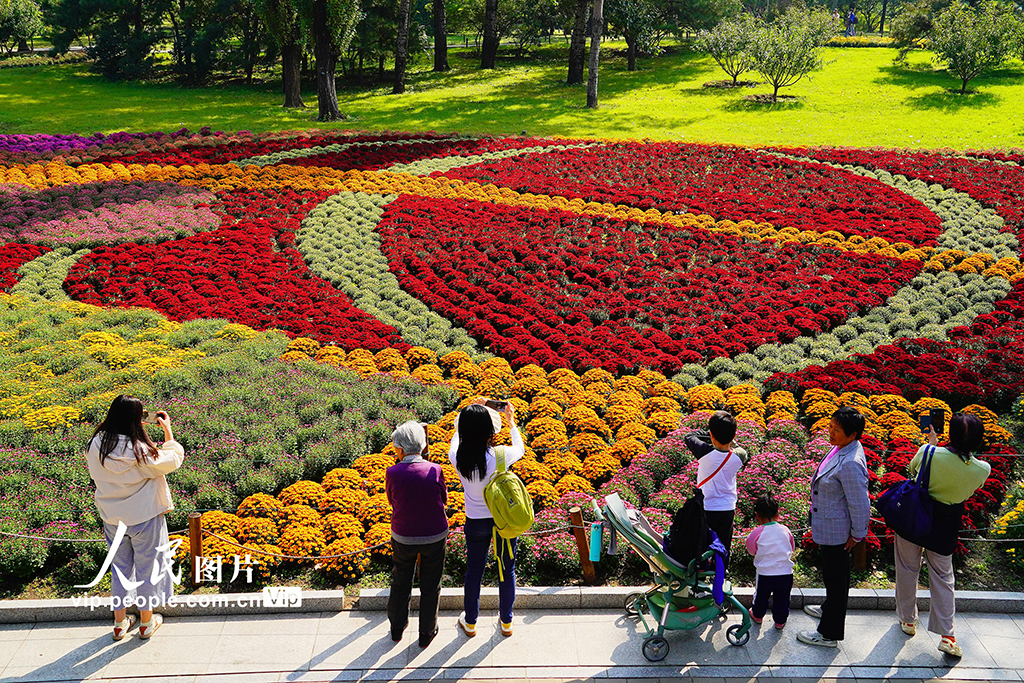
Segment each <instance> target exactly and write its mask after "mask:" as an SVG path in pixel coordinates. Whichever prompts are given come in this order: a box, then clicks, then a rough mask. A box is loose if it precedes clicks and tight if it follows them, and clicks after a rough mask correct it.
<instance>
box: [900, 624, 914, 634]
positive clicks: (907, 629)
mask: <svg viewBox="0 0 1024 683" xmlns="http://www.w3.org/2000/svg"><path fill="white" fill-rule="evenodd" d="M900 628H901V629H903V632H904V633H906V634H907V635H908V636H912V635H916V634H917V624H916V623H915V622H913V621H901V622H900Z"/></svg>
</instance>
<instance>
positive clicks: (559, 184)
mask: <svg viewBox="0 0 1024 683" xmlns="http://www.w3.org/2000/svg"><path fill="white" fill-rule="evenodd" d="M445 175H446V176H448V177H454V178H460V179H463V180H472V181H476V182H479V183H493V184H495V185H501V186H505V187H511V188H512V189H515V190H517V191H520V192H534V193H543V194H553V195H562V196H568V197H580V198H582V199H585V200H587V201H597V202H610V203H613V204H628V205H630V206H637V207H640V208H643V209H648V208H657V209H659V210H661V211H688V212H691V213H707V214H710V215H712V216H714V217H716V218H729V219H732V220H742V219H749V220H753V221H758V222H763V221H767V222H770V223H773V224H775V225H776V226H777V227H796V228H800V229H801V230H817V231H819V232H827V231H829V230H835V231H837V232H840V233H842V234H844V235H864V236H869V237H874V236H879V237H884V238H885V239H887V240H890V241H893V242H896V241H905V242H909V243H911V244H919V245H931V244H934V243H935V238H936V237H937V236H938V235H939V233H940V232H941V222H940V221H939V219H938V218H937V217H936V216H935V215H934V214H932V213H931V212H929V211H928V210H927V209H926V208H925V207H924V206H923V205H922V204H920V203H918V202H916V201H914V200H912V199H910V198H909V197H907V196H906V195H905V194H902V193H900V192H898V191H896V190H893V189H891V188H889V187H887V186H885V185H882V184H881V183H877V182H874V181H871V180H868V179H865V178H863V177H862V176H859V175H857V174H855V173H850V172H847V171H840V170H836V169H833V168H831V167H828V166H825V165H823V164H815V163H807V162H801V161H793V160H790V159H781V158H779V157H777V156H774V155H771V154H769V153H766V152H760V151H757V150H752V149H742V148H738V147H725V146H719V145H679V144H670V143H657V144H643V143H637V142H626V143H615V144H609V145H605V146H601V147H594V148H590V149H585V150H567V151H564V152H559V153H554V152H551V153H545V154H536V155H529V156H526V157H523V158H515V159H506V160H503V161H499V162H494V163H485V164H478V165H475V166H470V167H466V168H463V169H459V170H457V171H452V172H448V173H445Z"/></svg>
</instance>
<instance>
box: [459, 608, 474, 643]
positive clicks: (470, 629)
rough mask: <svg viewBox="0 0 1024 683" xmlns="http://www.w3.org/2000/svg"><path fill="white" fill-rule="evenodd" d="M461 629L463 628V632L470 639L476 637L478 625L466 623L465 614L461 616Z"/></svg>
mask: <svg viewBox="0 0 1024 683" xmlns="http://www.w3.org/2000/svg"><path fill="white" fill-rule="evenodd" d="M459 628H461V629H462V632H463V633H465V634H466V635H467V636H469V637H470V638H472V637H473V636H475V635H476V624H470V623H469V622H467V621H466V613H465V612H463V613H462V614H460V615H459Z"/></svg>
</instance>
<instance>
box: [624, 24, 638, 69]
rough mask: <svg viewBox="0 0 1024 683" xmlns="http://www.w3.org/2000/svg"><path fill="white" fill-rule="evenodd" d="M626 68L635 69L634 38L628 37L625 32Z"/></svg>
mask: <svg viewBox="0 0 1024 683" xmlns="http://www.w3.org/2000/svg"><path fill="white" fill-rule="evenodd" d="M626 70H627V71H636V38H633V39H630V34H629V33H626Z"/></svg>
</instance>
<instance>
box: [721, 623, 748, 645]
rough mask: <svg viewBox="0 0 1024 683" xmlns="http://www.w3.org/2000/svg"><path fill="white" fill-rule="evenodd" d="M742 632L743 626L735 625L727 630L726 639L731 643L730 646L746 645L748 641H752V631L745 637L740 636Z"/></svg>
mask: <svg viewBox="0 0 1024 683" xmlns="http://www.w3.org/2000/svg"><path fill="white" fill-rule="evenodd" d="M742 630H743V625H742V624H733V625H732V626H730V627H729V628H728V630H726V632H725V639H726V640H728V641H729V644H730V645H746V644H747V641H748V640H750V631H749V630H747V631H745V632H744V633H743V635H739V633H740V631H742Z"/></svg>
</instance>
